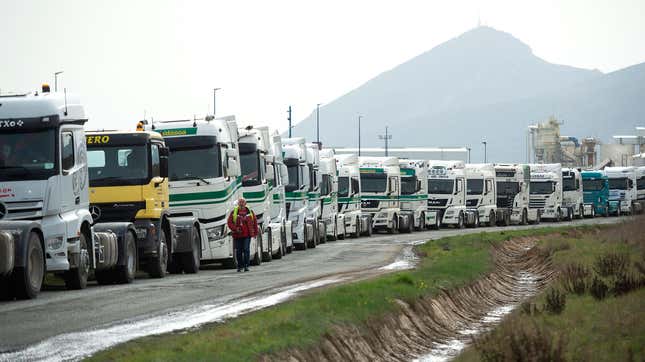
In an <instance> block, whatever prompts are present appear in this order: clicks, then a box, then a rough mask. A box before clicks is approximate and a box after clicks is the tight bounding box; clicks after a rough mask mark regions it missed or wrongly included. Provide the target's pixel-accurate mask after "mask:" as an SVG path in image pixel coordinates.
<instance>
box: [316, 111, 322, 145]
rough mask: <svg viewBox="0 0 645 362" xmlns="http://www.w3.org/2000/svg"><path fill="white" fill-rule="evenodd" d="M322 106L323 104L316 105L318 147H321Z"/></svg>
mask: <svg viewBox="0 0 645 362" xmlns="http://www.w3.org/2000/svg"><path fill="white" fill-rule="evenodd" d="M320 105H321V103H318V104H316V142H317V143H318V147H320Z"/></svg>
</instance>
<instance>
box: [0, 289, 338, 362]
mask: <svg viewBox="0 0 645 362" xmlns="http://www.w3.org/2000/svg"><path fill="white" fill-rule="evenodd" d="M342 280H343V278H333V279H332V278H330V279H322V280H319V281H315V282H311V283H303V284H300V285H297V286H295V287H289V288H284V289H283V290H281V291H280V292H278V293H274V294H271V295H264V296H258V297H252V298H246V299H242V300H239V301H235V302H229V303H222V304H217V305H201V306H196V307H193V308H190V309H187V310H182V311H175V312H170V313H168V314H165V315H161V316H155V317H152V318H146V319H142V320H134V321H129V322H122V323H120V324H117V325H112V326H108V327H105V328H101V329H95V330H89V331H83V332H74V333H67V334H61V335H58V336H55V337H51V338H49V339H46V340H44V341H42V342H40V343H38V344H35V345H33V346H30V347H27V348H26V349H23V350H20V351H16V352H7V353H2V354H0V361H77V360H80V359H82V358H84V357H88V356H90V355H92V354H94V353H96V352H99V351H101V350H104V349H107V348H109V347H112V346H115V345H117V344H120V343H124V342H127V341H130V340H133V339H135V338H141V337H145V336H151V335H156V334H163V333H169V332H173V331H178V330H183V329H188V328H194V327H197V326H200V325H203V324H205V323H212V322H221V321H223V320H226V319H229V318H234V317H237V316H239V315H242V314H246V313H249V312H253V311H256V310H259V309H263V308H266V307H270V306H273V305H275V304H278V303H282V302H284V301H286V300H288V299H291V298H293V297H294V296H295V295H296V294H298V293H300V292H302V291H305V290H308V289H313V288H317V287H321V286H324V285H328V284H333V283H337V282H340V281H342Z"/></svg>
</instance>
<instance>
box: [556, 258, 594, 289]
mask: <svg viewBox="0 0 645 362" xmlns="http://www.w3.org/2000/svg"><path fill="white" fill-rule="evenodd" d="M588 277H589V269H588V268H587V267H585V266H584V265H582V264H568V265H566V266H565V267H564V268H563V269H562V271H561V272H560V282H561V284H562V288H563V289H564V290H565V291H566V292H569V293H576V294H584V293H585V292H586V291H587V286H588V284H589V283H588V282H587V278H588Z"/></svg>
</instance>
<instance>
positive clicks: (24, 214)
mask: <svg viewBox="0 0 645 362" xmlns="http://www.w3.org/2000/svg"><path fill="white" fill-rule="evenodd" d="M5 206H6V208H7V216H6V217H5V219H7V220H21V219H37V218H41V217H42V216H43V202H42V200H37V201H9V202H5Z"/></svg>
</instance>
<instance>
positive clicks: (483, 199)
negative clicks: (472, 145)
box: [465, 163, 497, 226]
mask: <svg viewBox="0 0 645 362" xmlns="http://www.w3.org/2000/svg"><path fill="white" fill-rule="evenodd" d="M465 173H466V208H467V209H468V210H471V211H472V212H475V213H477V215H478V216H479V223H480V224H485V225H487V226H495V225H496V224H497V187H496V183H495V165H493V164H492V163H480V164H476V163H469V164H466V168H465Z"/></svg>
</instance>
